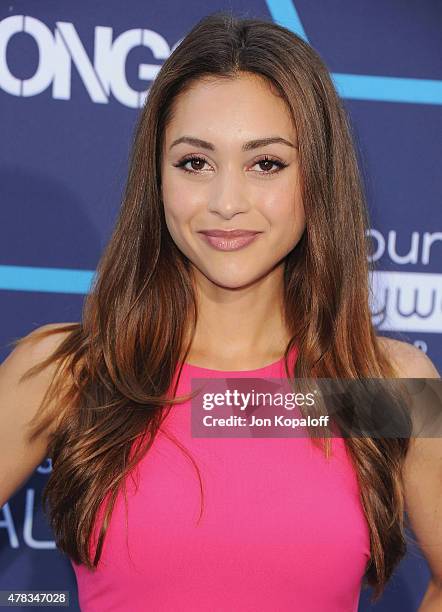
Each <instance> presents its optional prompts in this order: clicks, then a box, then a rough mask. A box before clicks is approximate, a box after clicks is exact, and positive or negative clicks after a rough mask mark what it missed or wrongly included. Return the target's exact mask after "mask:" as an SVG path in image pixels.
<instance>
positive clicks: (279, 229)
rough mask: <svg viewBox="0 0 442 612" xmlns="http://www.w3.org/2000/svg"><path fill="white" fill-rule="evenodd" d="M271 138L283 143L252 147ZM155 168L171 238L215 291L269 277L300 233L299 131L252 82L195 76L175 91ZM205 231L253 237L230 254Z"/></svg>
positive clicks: (280, 105) (261, 84) (264, 88)
mask: <svg viewBox="0 0 442 612" xmlns="http://www.w3.org/2000/svg"><path fill="white" fill-rule="evenodd" d="M185 137H186V138H189V139H190V138H191V139H198V140H199V141H200V142H198V141H196V140H194V141H192V142H191V141H189V140H188V141H185V140H184V138H185ZM268 138H278V139H281V140H280V141H279V142H271V143H269V144H264V142H261V143H259V142H253V141H259V140H263V139H268ZM282 139H283V140H282ZM176 141H181V142H178V143H176ZM203 141H205V142H203ZM247 143H249V144H247ZM192 158H193V159H192ZM161 167H162V170H161V173H162V198H163V203H164V212H165V217H166V223H167V227H168V229H169V232H170V234H171V236H172V238H173V240H174V242H175V244H176V245H177V247H178V248H179V249H180V250H181V251H182V253H184V255H185V256H186V257H187V258H188V259H189V260H190V262H191V263H192V264H193V266H194V268H195V269H196V271H197V272H200V273H201V274H203V275H204V276H205V277H206V278H208V279H210V280H211V281H212V282H213V283H215V284H216V285H218V286H220V287H225V288H232V289H233V288H239V287H242V286H245V285H249V284H250V283H253V282H255V281H257V280H259V279H261V278H262V277H263V276H265V275H268V274H270V273H271V272H272V271H274V270H275V268H276V267H277V266H278V264H282V262H283V260H284V258H285V256H286V255H287V254H288V253H289V252H290V251H291V250H292V249H293V248H294V247H295V246H296V244H297V243H298V241H299V239H300V238H301V236H302V233H303V231H304V228H305V215H304V208H303V204H302V201H301V190H300V168H299V162H298V150H297V134H296V129H295V126H294V124H293V121H292V119H291V116H290V114H289V111H288V109H287V107H286V105H285V103H284V101H283V100H282V99H281V98H280V97H278V96H276V95H275V94H274V93H273V92H272V91H271V89H270V87H269V85H268V84H267V82H266V81H265V80H264V79H262V78H261V77H259V76H257V75H254V74H250V73H242V74H241V76H240V77H238V78H235V79H234V80H231V79H217V78H215V77H210V78H205V79H204V80H202V79H200V80H198V81H197V82H196V83H195V84H194V85H193V86H192V87H191V88H190V89H189V90H188V91H186V93H183V94H181V96H180V97H179V98H178V99H177V100H176V101H175V107H174V113H173V117H172V119H171V121H170V122H169V124H168V126H167V128H166V132H165V138H164V142H163V152H162V164H161ZM207 230H249V231H253V232H259V233H257V234H256V236H255V238H254V239H253V240H252V241H251V242H249V244H247V245H246V246H243V247H242V248H239V249H233V250H232V249H231V247H232V246H235V245H232V241H229V240H225V239H216V238H212V239H210V238H207V236H205V235H204V234H203V233H201V232H202V231H207ZM217 245H218V246H217ZM223 246H224V248H222V247H223ZM226 248H227V249H228V250H226Z"/></svg>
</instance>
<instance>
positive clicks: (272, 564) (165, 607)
mask: <svg viewBox="0 0 442 612" xmlns="http://www.w3.org/2000/svg"><path fill="white" fill-rule="evenodd" d="M292 355H293V356H296V351H294V352H293V353H292ZM261 376H262V377H276V378H277V377H284V378H285V374H284V370H283V361H282V359H281V360H279V361H277V362H275V363H273V364H271V365H268V366H265V367H263V368H259V369H256V370H247V371H235V372H226V371H220V370H210V369H207V368H201V367H198V366H193V365H190V364H184V366H183V370H182V374H181V377H180V382H179V387H178V390H177V392H178V394H180V395H181V394H185V393H188V392H189V391H190V389H191V387H190V380H191V377H194V378H195V377H196V378H206V377H207V378H225V377H229V378H235V377H261ZM190 414H191V412H190V402H186V403H183V404H180V405H177V406H175V407H173V408H172V409H171V412H170V413H169V415H168V417H167V418H166V420H165V422H164V424H163V426H162V427H163V429H167V431H168V432H169V433H172V434H173V435H174V436H175V437H176V439H178V440H179V442H180V443H181V444H183V445H184V447H185V448H186V449H187V450H188V451H189V452H190V454H191V456H192V457H193V458H194V460H195V462H196V464H197V466H198V468H199V470H200V473H201V478H202V486H203V494H204V500H203V502H204V506H203V514H202V517H201V519H200V522H199V523H198V524H197V519H198V517H199V512H200V484H199V480H198V477H197V473H196V471H195V468H194V467H193V465H192V463H191V461H190V460H189V459H188V458H187V457H186V455H185V454H184V453H183V452H182V450H180V449H179V448H178V447H177V446H176V445H175V444H174V443H173V442H172V441H171V440H170V439H169V438H168V437H167V436H165V435H164V433H162V432H161V431H160V432H159V434H158V437H157V438H156V439H155V441H154V444H153V446H152V447H151V449H150V450H149V451H148V453H147V455H146V456H145V457H144V458H143V459H142V461H141V462H140V463H139V464H138V469H137V478H138V480H137V482H138V490H136V487H135V486H134V479H133V478H128V479H127V496H128V529H127V540H126V523H125V521H126V518H125V505H124V497H123V495H122V493H120V495H119V497H118V498H117V502H116V506H115V508H114V512H113V515H112V518H111V522H110V525H109V526H108V532H107V535H106V538H105V540H104V545H103V551H102V557H101V560H100V562H99V565H98V569H97V570H96V571H94V572H90V571H89V570H87V569H86V568H85V567H84V566H83V565H81V566H78V565H76V564H75V563H73V562H72V565H73V568H74V571H75V574H76V578H77V584H78V595H79V602H80V607H81V610H82V611H83V612H105V611H106V612H127V611H129V610H130V611H131V612H147V611H152V612H160V611H161V612H178V611H180V612H181V611H184V612H203V611H204V612H209V611H210V612H275V611H276V610H277V611H278V612H289V611H290V612H298V611H299V612H356V611H357V609H358V602H359V595H360V589H361V580H362V577H363V574H364V572H365V568H366V564H367V562H368V560H369V557H370V541H369V530H368V525H367V522H366V519H365V517H364V514H363V510H362V505H361V502H360V497H359V487H358V483H357V479H356V473H355V471H354V469H353V467H352V465H351V463H350V458H349V456H348V455H347V452H346V447H345V445H344V440H343V439H341V438H334V439H333V440H332V442H333V456H332V457H331V458H330V459H329V460H328V461H327V460H326V458H325V456H324V454H323V453H322V451H321V450H320V449H317V448H316V447H314V446H313V445H312V443H311V441H310V440H309V439H308V438H300V437H297V438H293V437H292V438H263V437H261V438H256V437H255V438H252V437H248V438H196V437H195V438H193V437H192V436H191V433H190ZM102 509H103V506H102V507H101V508H100V512H99V513H98V517H100V518H101V517H102ZM97 522H98V521H97ZM97 532H98V529H97V523H96V526H95V533H97Z"/></svg>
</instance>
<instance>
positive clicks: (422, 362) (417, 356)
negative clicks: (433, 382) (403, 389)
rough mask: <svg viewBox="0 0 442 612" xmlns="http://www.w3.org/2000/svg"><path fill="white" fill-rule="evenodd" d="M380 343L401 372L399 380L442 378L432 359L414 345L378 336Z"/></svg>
mask: <svg viewBox="0 0 442 612" xmlns="http://www.w3.org/2000/svg"><path fill="white" fill-rule="evenodd" d="M378 341H379V343H380V345H381V347H382V349H383V350H384V351H385V353H386V354H387V356H388V357H389V358H390V359H391V361H392V362H393V365H394V366H395V367H396V369H397V371H398V372H399V378H440V374H439V372H438V371H437V369H436V366H435V365H434V363H433V362H432V361H431V359H430V358H429V357H428V355H426V354H425V353H424V352H423V351H421V349H419V348H417V347H416V346H414V345H413V344H409V343H408V342H404V341H403V340H396V339H394V338H387V337H385V336H378Z"/></svg>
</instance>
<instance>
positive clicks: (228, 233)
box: [200, 229, 259, 238]
mask: <svg viewBox="0 0 442 612" xmlns="http://www.w3.org/2000/svg"><path fill="white" fill-rule="evenodd" d="M200 233H201V234H205V235H206V236H214V237H215V238H241V237H243V236H253V235H254V234H258V233H259V232H257V231H254V230H241V229H236V230H217V229H210V230H201V231H200Z"/></svg>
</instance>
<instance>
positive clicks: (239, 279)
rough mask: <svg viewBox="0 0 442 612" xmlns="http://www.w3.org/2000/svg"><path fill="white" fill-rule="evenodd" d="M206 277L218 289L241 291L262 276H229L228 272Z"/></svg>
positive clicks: (239, 274)
mask: <svg viewBox="0 0 442 612" xmlns="http://www.w3.org/2000/svg"><path fill="white" fill-rule="evenodd" d="M205 276H206V277H207V278H208V279H209V280H210V281H211V282H212V283H213V284H214V285H217V286H218V287H222V288H223V289H241V288H243V287H246V286H248V285H251V284H252V283H254V282H256V281H257V280H258V279H259V278H261V276H262V275H260V274H256V275H255V274H244V273H242V274H241V273H238V274H232V273H231V274H229V273H227V272H226V271H225V272H224V273H220V274H210V273H209V274H205Z"/></svg>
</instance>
